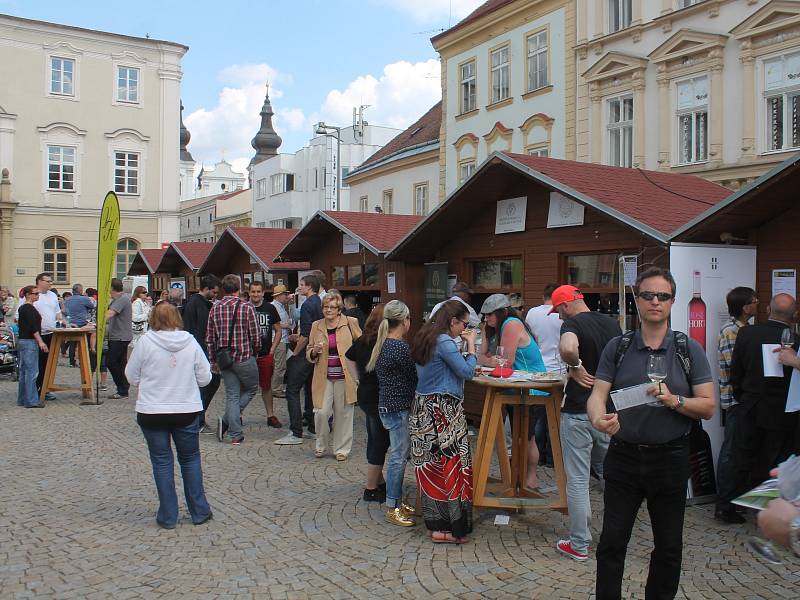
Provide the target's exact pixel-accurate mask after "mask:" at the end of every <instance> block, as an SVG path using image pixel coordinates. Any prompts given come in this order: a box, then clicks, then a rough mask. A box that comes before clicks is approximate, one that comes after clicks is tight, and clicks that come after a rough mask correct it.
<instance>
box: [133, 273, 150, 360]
mask: <svg viewBox="0 0 800 600" xmlns="http://www.w3.org/2000/svg"><path fill="white" fill-rule="evenodd" d="M146 298H147V288H146V287H144V286H143V285H137V286H136V289H135V290H133V298H132V300H133V303H132V304H131V311H132V317H131V320H132V322H133V324H132V327H133V340H131V346H136V342H137V341H138V340H139V338H140V337H142V336H143V335H144V334H145V332H146V331H147V322H148V320H149V318H150V309H151V308H152V307H151V306H150V305H149V304H148V303H147V300H146Z"/></svg>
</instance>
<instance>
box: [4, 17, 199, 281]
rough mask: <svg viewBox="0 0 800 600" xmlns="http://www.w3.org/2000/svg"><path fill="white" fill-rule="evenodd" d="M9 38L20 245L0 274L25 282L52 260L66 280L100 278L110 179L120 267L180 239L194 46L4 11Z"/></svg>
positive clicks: (8, 98)
mask: <svg viewBox="0 0 800 600" xmlns="http://www.w3.org/2000/svg"><path fill="white" fill-rule="evenodd" d="M0 47H2V56H3V59H2V60H0V81H3V82H6V84H5V85H2V86H0V170H2V169H7V170H8V172H9V176H10V181H11V193H10V200H11V201H10V204H11V205H13V208H11V209H8V210H4V211H3V223H2V229H0V235H2V236H4V237H6V236H10V237H11V238H12V240H11V244H10V245H11V247H12V248H13V259H12V260H11V261H10V262H11V264H12V265H13V272H3V273H0V278H2V279H3V281H2V283H3V284H8V285H12V286H13V287H15V288H19V287H21V286H22V285H26V284H30V283H32V282H33V278H34V277H35V275H36V274H37V273H39V272H41V271H49V272H52V273H53V275H54V280H55V284H56V286H57V287H58V288H64V287H65V286H68V285H71V284H72V283H74V282H80V283H83V284H84V285H87V286H88V285H95V282H96V277H97V271H96V269H97V231H98V225H99V219H100V207H101V205H102V202H103V198H104V196H105V194H106V192H107V191H108V190H114V191H116V193H117V195H118V197H119V200H120V208H121V211H122V224H121V232H120V238H121V239H120V245H119V254H118V257H117V271H118V274H119V273H126V272H127V267H128V266H129V264H130V261H132V260H133V256H134V255H135V253H136V251H137V250H138V249H139V248H148V247H150V248H152V247H158V246H159V245H160V244H161V243H162V242H169V241H173V240H176V239H178V235H179V231H178V198H179V159H180V156H179V126H180V116H179V107H180V81H181V58H182V57H183V55H184V54H185V53H186V51H187V50H188V48H187V47H186V46H183V45H180V44H176V43H172V42H165V41H159V40H153V39H145V38H136V37H131V36H125V35H118V34H112V33H105V32H99V31H93V30H88V29H81V28H77V27H70V26H66V25H60V24H55V23H45V22H41V21H32V20H28V19H21V18H17V17H11V16H6V15H0ZM9 82H13V85H11V84H9ZM4 246H5V244H4ZM7 260H8V259H7V258H6V261H7ZM3 264H6V262H5V261H4V262H3ZM6 270H8V269H6Z"/></svg>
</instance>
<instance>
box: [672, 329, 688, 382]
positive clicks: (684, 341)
mask: <svg viewBox="0 0 800 600" xmlns="http://www.w3.org/2000/svg"><path fill="white" fill-rule="evenodd" d="M672 334H673V337H674V342H675V354H676V355H677V356H678V359H679V360H680V361H681V368H682V369H683V374H684V375H686V381H687V382H688V383H689V387H692V356H691V354H690V353H689V337H688V336H687V335H686V334H685V333H683V332H682V331H673V332H672Z"/></svg>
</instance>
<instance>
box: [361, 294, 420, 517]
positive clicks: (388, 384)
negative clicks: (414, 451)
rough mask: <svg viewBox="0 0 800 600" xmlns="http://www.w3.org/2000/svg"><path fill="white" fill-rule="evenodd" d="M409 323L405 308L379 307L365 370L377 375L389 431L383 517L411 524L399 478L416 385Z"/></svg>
mask: <svg viewBox="0 0 800 600" xmlns="http://www.w3.org/2000/svg"><path fill="white" fill-rule="evenodd" d="M410 326H411V316H410V314H409V310H408V307H407V306H406V305H405V304H403V303H402V302H400V301H399V300H390V301H389V302H387V303H386V306H385V307H384V309H383V320H382V321H381V324H380V325H379V326H378V337H377V339H376V340H375V347H374V348H373V349H372V355H371V356H370V359H369V363H368V364H367V372H372V371H375V374H376V375H377V377H378V413H379V414H380V417H381V422H382V423H383V426H384V427H385V428H386V430H387V431H388V432H389V464H388V465H387V468H386V507H387V509H388V510H387V511H386V520H387V521H388V522H389V523H392V524H393V525H400V526H401V527H413V526H414V525H415V523H414V519H412V518H411V517H412V516H413V515H414V514H415V513H416V511H415V510H414V507H412V506H409V505H408V504H406V503H405V502H403V478H404V476H405V472H406V463H407V462H408V452H409V446H410V443H411V442H410V438H409V435H408V414H409V410H410V409H411V403H412V402H413V400H414V392H415V390H416V387H417V368H416V366H415V365H414V361H413V359H412V358H411V349H410V348H409V345H408V343H407V342H406V341H405V339H404V338H405V336H406V334H407V333H408V329H409V327H410Z"/></svg>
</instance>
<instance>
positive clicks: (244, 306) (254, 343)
mask: <svg viewBox="0 0 800 600" xmlns="http://www.w3.org/2000/svg"><path fill="white" fill-rule="evenodd" d="M237 303H238V304H239V312H238V313H236V323H235V324H234V326H233V336H232V339H228V338H229V335H230V331H231V319H233V313H234V312H235V311H236V305H237ZM206 344H207V345H208V360H209V361H210V362H212V363H213V362H215V357H216V352H217V350H219V349H220V348H230V349H231V354H232V356H233V360H234V362H243V361H245V360H247V359H248V358H250V357H251V356H256V355H258V352H259V350H261V330H260V329H259V327H258V319H257V318H256V310H255V308H253V305H252V304H250V303H249V302H243V301H241V300H240V299H239V297H238V296H235V295H230V296H223V297H222V300H220V301H219V302H215V303H214V306H212V307H211V312H210V313H209V314H208V330H207V331H206Z"/></svg>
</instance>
